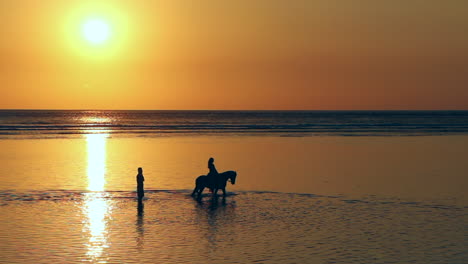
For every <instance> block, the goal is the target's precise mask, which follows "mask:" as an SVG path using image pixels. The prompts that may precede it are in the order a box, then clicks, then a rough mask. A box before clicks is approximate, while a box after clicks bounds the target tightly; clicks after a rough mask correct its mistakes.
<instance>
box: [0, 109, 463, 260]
mask: <svg viewBox="0 0 468 264" xmlns="http://www.w3.org/2000/svg"><path fill="white" fill-rule="evenodd" d="M209 157H214V158H215V165H216V167H217V169H218V171H220V172H221V171H226V170H235V171H237V173H238V176H237V180H236V184H235V185H232V184H231V183H228V186H227V191H228V195H227V197H226V198H224V199H223V198H222V197H219V198H218V199H212V198H211V196H210V195H209V193H208V192H206V193H205V195H204V196H203V197H202V199H201V200H199V201H197V200H195V199H193V198H192V197H191V196H190V194H191V192H192V189H193V187H194V180H195V178H196V177H197V176H199V175H202V174H206V173H207V172H208V169H207V160H208V158H209ZM467 158H468V112H466V111H412V112H407V111H406V112H405V111H13V110H8V111H7V110H3V111H0V162H1V166H0V221H1V225H0V263H77V262H90V263H468V192H467V191H466V190H468V162H467ZM138 167H142V168H143V171H144V175H145V189H146V194H145V199H144V201H143V206H138V203H137V200H136V199H135V197H136V193H135V190H136V182H135V176H136V174H137V168H138Z"/></svg>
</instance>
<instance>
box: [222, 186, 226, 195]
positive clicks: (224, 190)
mask: <svg viewBox="0 0 468 264" xmlns="http://www.w3.org/2000/svg"><path fill="white" fill-rule="evenodd" d="M222 190H223V197H226V188H223V189H222Z"/></svg>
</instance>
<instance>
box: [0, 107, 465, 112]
mask: <svg viewBox="0 0 468 264" xmlns="http://www.w3.org/2000/svg"><path fill="white" fill-rule="evenodd" d="M0 111H200V112H208V111H219V112H221V111H225V112H229V111H230V112H234V111H245V112H254V111H257V112H260V111H265V112H272V111H278V112H279V111H284V112H286V111H291V112H292V111H317V112H318V111H322V112H326V111H376V112H377V111H405V112H409V111H468V109H91V108H89V109H47V108H0Z"/></svg>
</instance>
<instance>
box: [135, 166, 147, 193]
mask: <svg viewBox="0 0 468 264" xmlns="http://www.w3.org/2000/svg"><path fill="white" fill-rule="evenodd" d="M136 181H137V193H138V200H139V201H141V200H142V199H143V196H145V190H144V186H143V182H144V181H145V177H143V169H142V168H138V174H137V176H136Z"/></svg>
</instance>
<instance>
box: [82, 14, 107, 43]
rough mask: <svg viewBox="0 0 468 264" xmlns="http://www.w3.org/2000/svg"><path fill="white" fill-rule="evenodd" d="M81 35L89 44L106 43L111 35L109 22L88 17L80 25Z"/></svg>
mask: <svg viewBox="0 0 468 264" xmlns="http://www.w3.org/2000/svg"><path fill="white" fill-rule="evenodd" d="M82 30H83V37H84V38H85V39H86V41H88V42H89V43H90V44H94V45H99V44H104V43H106V42H107V41H108V40H109V38H110V35H111V30H110V26H109V23H108V22H107V21H105V20H103V19H89V20H86V21H85V22H84V23H83V26H82Z"/></svg>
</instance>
